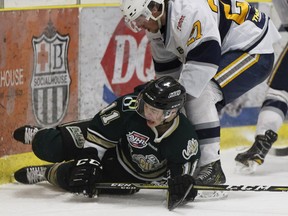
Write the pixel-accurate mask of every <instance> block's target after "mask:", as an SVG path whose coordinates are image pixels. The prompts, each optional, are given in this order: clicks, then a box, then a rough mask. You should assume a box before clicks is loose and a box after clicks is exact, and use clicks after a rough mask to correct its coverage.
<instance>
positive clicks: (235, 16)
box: [208, 0, 249, 25]
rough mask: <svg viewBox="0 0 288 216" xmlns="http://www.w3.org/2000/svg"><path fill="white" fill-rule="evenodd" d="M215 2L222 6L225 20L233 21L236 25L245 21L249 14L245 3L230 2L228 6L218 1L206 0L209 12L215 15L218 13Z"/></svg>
mask: <svg viewBox="0 0 288 216" xmlns="http://www.w3.org/2000/svg"><path fill="white" fill-rule="evenodd" d="M215 1H217V2H219V3H220V4H222V5H223V7H224V13H225V17H226V19H228V20H233V21H234V22H236V23H237V24H238V25H240V24H241V23H243V22H244V21H245V20H246V18H247V14H248V12H249V4H248V3H247V2H238V1H230V4H226V3H224V2H223V1H219V0H208V4H209V6H210V8H211V10H212V11H214V12H215V13H218V11H219V9H218V6H217V4H216V3H215Z"/></svg>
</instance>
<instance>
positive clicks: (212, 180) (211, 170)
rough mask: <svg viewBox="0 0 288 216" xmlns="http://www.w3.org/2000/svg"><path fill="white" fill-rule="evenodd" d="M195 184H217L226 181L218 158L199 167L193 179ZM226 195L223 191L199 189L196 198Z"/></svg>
mask: <svg viewBox="0 0 288 216" xmlns="http://www.w3.org/2000/svg"><path fill="white" fill-rule="evenodd" d="M195 181H196V184H197V185H218V184H224V183H225V182H226V177H225V174H224V172H223V170H222V167H221V162H220V160H218V161H215V162H212V163H209V164H207V165H205V166H203V167H200V170H199V173H198V175H197V177H196V179H195ZM227 196H228V193H227V192H225V191H199V192H198V195H197V198H198V199H205V200H207V199H223V198H226V197H227Z"/></svg>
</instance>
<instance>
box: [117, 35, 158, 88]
mask: <svg viewBox="0 0 288 216" xmlns="http://www.w3.org/2000/svg"><path fill="white" fill-rule="evenodd" d="M115 40H116V41H117V46H116V47H117V49H116V57H115V67H114V72H113V78H112V83H113V84H117V83H126V82H129V80H131V78H132V76H133V74H134V72H136V75H137V77H138V79H139V80H140V81H142V82H146V81H147V80H150V79H153V78H154V67H153V64H151V66H150V68H145V69H144V65H145V64H144V62H145V56H146V55H145V53H146V49H147V46H148V39H147V37H143V38H142V40H141V42H140V44H139V46H137V41H136V39H135V38H134V37H132V36H130V35H121V36H116V37H115ZM127 48H128V49H129V50H127ZM127 53H128V54H129V56H128V57H127V58H124V55H125V54H127ZM124 59H127V62H123V60H124ZM123 65H125V67H126V66H127V71H126V74H124V73H123V68H124V67H123Z"/></svg>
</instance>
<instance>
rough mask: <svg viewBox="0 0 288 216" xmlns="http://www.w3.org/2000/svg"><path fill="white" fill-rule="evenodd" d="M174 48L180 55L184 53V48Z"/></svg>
mask: <svg viewBox="0 0 288 216" xmlns="http://www.w3.org/2000/svg"><path fill="white" fill-rule="evenodd" d="M176 49H177V51H178V52H179V54H181V55H182V54H183V53H184V50H183V48H182V47H177V48H176Z"/></svg>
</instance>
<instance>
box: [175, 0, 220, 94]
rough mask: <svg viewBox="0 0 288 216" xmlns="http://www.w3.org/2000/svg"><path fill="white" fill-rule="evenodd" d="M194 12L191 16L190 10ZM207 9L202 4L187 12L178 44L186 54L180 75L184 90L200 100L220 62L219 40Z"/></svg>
mask: <svg viewBox="0 0 288 216" xmlns="http://www.w3.org/2000/svg"><path fill="white" fill-rule="evenodd" d="M191 10H193V14H192V13H189V11H191ZM207 10H210V9H209V7H208V6H207V5H206V6H205V5H203V3H202V2H199V3H198V6H197V5H195V7H194V8H192V9H187V12H185V11H186V10H185V11H183V13H185V15H187V16H185V19H186V20H185V21H184V22H183V24H182V28H181V29H182V31H181V32H179V33H178V34H179V37H178V38H179V43H181V42H182V44H181V45H182V47H183V48H184V49H186V50H185V52H186V53H187V55H186V59H185V61H186V64H185V67H184V69H183V71H182V73H181V76H180V82H181V83H182V84H184V86H185V88H186V91H187V93H188V94H189V95H191V96H193V97H196V98H197V97H199V96H200V95H201V93H202V91H203V90H204V88H205V87H206V85H207V84H208V82H209V81H210V80H211V79H212V78H213V77H214V76H215V74H216V72H217V70H218V67H219V62H220V59H221V40H220V34H219V30H218V24H217V22H216V21H215V19H214V18H213V15H212V14H211V12H210V11H207Z"/></svg>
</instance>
